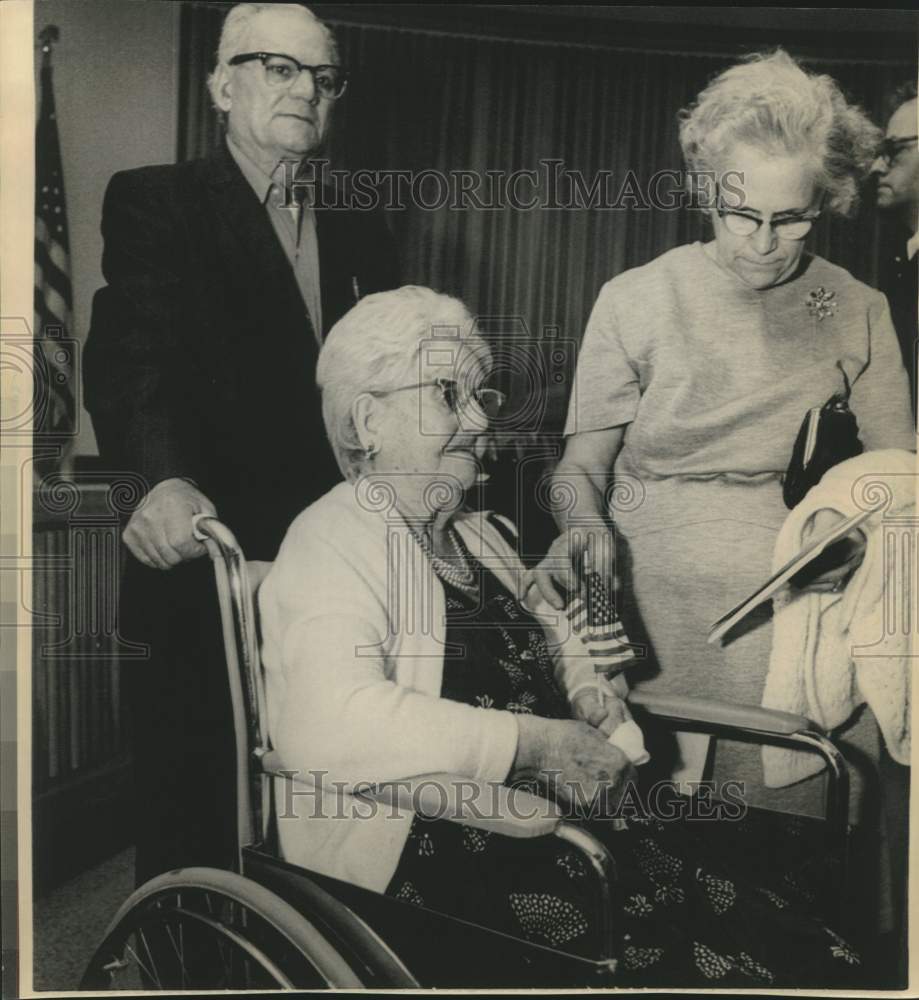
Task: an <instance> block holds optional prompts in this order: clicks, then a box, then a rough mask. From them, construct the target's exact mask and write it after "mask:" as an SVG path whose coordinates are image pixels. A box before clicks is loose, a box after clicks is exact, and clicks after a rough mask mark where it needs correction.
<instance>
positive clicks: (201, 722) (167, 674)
mask: <svg viewBox="0 0 919 1000" xmlns="http://www.w3.org/2000/svg"><path fill="white" fill-rule="evenodd" d="M102 231H103V236H104V239H105V250H104V255H103V261H102V270H103V274H104V277H105V280H106V282H107V284H106V286H105V287H104V288H102V289H101V290H100V291H99V292H97V294H96V297H95V299H94V302H93V315H92V325H91V329H90V333H89V338H88V342H87V346H86V350H85V353H84V366H83V367H84V384H85V400H86V405H87V408H88V410H89V412H90V414H91V415H92V419H93V426H94V428H95V432H96V437H97V440H98V442H99V450H100V455H101V457H102V459H103V460H104V461H105V462H106V463H107V464H108V465H109V467H110V468H111V470H112V471H113V472H115V473H117V472H122V471H130V472H134V473H139V474H140V475H141V476H143V477H144V478H145V480H146V481H147V484H148V486H150V487H152V486H153V485H155V484H156V483H157V482H159V481H161V480H163V479H167V478H171V477H176V476H180V477H187V478H189V479H191V480H193V481H194V482H195V483H196V484H197V485H198V486H199V488H200V489H201V491H202V492H203V493H204V494H205V495H206V496H207V497H208V498H209V499H210V500H212V501H213V503H214V504H215V506H216V507H217V512H218V515H219V517H220V518H221V519H222V520H223V521H224V522H225V523H226V524H228V525H229V526H230V528H231V529H232V530H233V531H234V533H235V534H236V536H237V538H238V539H239V541H240V543H241V544H242V546H243V550H244V551H245V553H246V554H247V556H248V557H249V558H251V559H273V558H274V556H275V554H276V552H277V549H278V546H279V545H280V542H281V540H282V538H283V536H284V533H285V531H286V529H287V527H288V525H289V524H290V522H291V521H292V520H293V518H294V517H295V516H296V515H297V514H298V513H299V512H300V511H301V510H302V509H303V508H304V507H306V506H307V505H308V504H309V503H310V502H312V501H313V500H315V499H316V498H318V497H319V496H321V495H322V494H323V493H325V492H326V491H327V490H328V489H329V488H330V487H331V486H332V485H334V484H335V483H336V482H338V481H339V479H340V478H341V477H340V473H339V470H338V467H337V465H336V463H335V460H334V457H333V455H332V452H331V449H330V447H329V445H328V443H327V441H326V436H325V431H324V428H323V423H322V416H321V409H320V400H319V394H318V391H317V389H316V387H315V368H316V359H317V354H318V346H317V342H316V337H315V335H314V332H313V329H312V326H311V324H310V321H309V318H308V314H307V311H306V308H305V306H304V304H303V300H302V298H301V296H300V293H299V290H298V287H297V283H296V279H295V277H294V274H293V271H292V268H291V266H290V263H289V262H288V260H287V258H286V256H285V255H284V251H283V250H282V248H281V246H280V244H279V242H278V240H277V237H276V235H275V232H274V230H273V228H272V226H271V222H270V220H269V219H268V217H267V213H266V210H265V208H264V206H263V205H262V204H260V203H259V201H258V199H257V197H256V195H255V194H254V192H253V191H252V188H251V187H250V185H249V184H248V182H247V181H246V179H245V178H244V177H243V175H242V173H241V172H240V170H239V168H238V167H237V166H236V164H235V162H234V161H233V159H232V157H231V156H230V155H229V152H228V151H227V150H226V149H224V150H223V151H222V152H221V153H219V154H217V155H215V156H213V157H210V158H207V159H203V160H197V161H193V162H189V163H182V164H177V165H172V166H158V167H145V168H142V169H139V170H131V171H126V172H124V173H119V174H116V175H115V176H114V177H113V178H112V181H111V183H110V184H109V187H108V191H107V193H106V197H105V203H104V207H103V218H102ZM317 234H318V244H319V256H320V282H321V294H322V310H323V319H324V323H325V327H326V330H325V331H323V332H327V330H328V329H329V328H331V326H332V325H333V324H334V323H335V322H336V320H338V319H339V318H340V317H341V316H342V315H343V314H344V313H345V312H346V311H347V310H348V309H349V308H350V307H351V306H352V305H354V303H355V300H356V299H355V293H356V292H357V293H358V294H359V295H360V296H364V295H367V294H369V293H371V292H374V291H379V290H383V289H387V288H392V287H395V285H396V284H397V279H396V258H395V253H394V248H393V245H392V241H391V239H390V237H389V234H388V231H387V229H386V227H385V224H384V223H383V221H382V219H381V218H380V217H379V216H376V215H372V214H370V213H366V212H351V211H339V210H331V209H323V210H319V211H317ZM213 592H214V583H213V575H212V572H211V568H210V561H209V560H208V559H206V558H203V559H198V560H195V561H193V562H191V563H187V564H184V565H182V566H180V567H177V568H176V569H173V570H170V571H168V572H159V571H154V570H149V569H147V568H146V567H144V566H142V565H141V564H140V563H139V562H137V561H136V560H135V559H134V558H133V557H130V556H129V558H128V566H127V570H126V578H125V582H124V587H123V590H122V594H123V597H122V605H121V619H120V628H121V633H122V635H123V636H124V637H125V638H126V639H129V640H134V641H140V642H144V643H147V644H149V646H150V650H151V655H150V658H149V660H148V661H147V662H146V663H143V664H141V665H131V664H128V665H126V666H125V673H126V682H127V684H126V686H127V689H128V690H129V691H130V692H131V695H132V697H131V704H132V716H133V729H134V735H135V741H134V742H135V763H136V784H137V792H138V813H137V822H136V827H137V838H138V846H137V877H138V881H139V882H141V881H144V880H145V879H146V878H148V877H150V876H152V875H154V874H157V873H158V872H160V871H165V870H167V869H169V868H174V867H179V866H184V865H192V864H211V865H217V866H225V865H228V864H231V863H232V849H233V832H232V831H233V827H234V824H233V819H232V816H233V802H232V771H231V765H232V735H231V728H230V724H229V719H230V714H229V713H230V709H229V695H228V689H227V684H226V676H225V672H224V670H225V668H224V666H223V659H222V651H221V649H220V631H219V623H218V618H217V611H216V604H215V602H214V600H213Z"/></svg>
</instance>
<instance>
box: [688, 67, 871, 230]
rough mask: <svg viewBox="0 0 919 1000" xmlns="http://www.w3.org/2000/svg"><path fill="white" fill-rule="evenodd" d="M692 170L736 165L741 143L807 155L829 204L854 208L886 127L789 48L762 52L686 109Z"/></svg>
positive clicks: (842, 212)
mask: <svg viewBox="0 0 919 1000" xmlns="http://www.w3.org/2000/svg"><path fill="white" fill-rule="evenodd" d="M678 117H679V122H680V144H681V146H682V147H683V155H684V156H685V157H686V162H687V165H688V166H689V169H690V170H694V171H695V170H700V171H715V172H716V174H717V172H719V171H723V170H726V169H730V163H729V162H728V160H729V157H730V152H731V149H732V148H733V147H734V146H735V145H736V144H737V143H746V144H747V145H750V146H753V147H755V148H758V149H761V150H762V151H763V152H765V153H767V154H769V155H779V156H783V155H797V154H801V153H804V154H806V155H808V156H809V157H810V158H811V160H812V162H813V169H814V179H815V181H816V183H817V185H818V186H819V187H820V188H821V189H822V190H823V191H824V192H825V193H826V200H825V203H824V204H825V208H826V209H828V210H829V211H832V212H836V213H837V214H839V215H848V214H850V213H851V212H852V211H853V210H854V208H855V206H856V205H857V203H858V187H859V183H860V181H862V180H863V179H864V178H865V177H866V176H867V175H868V170H869V168H870V166H871V163H872V161H873V159H874V157H875V155H876V151H877V146H878V143H879V142H880V139H881V132H880V130H879V129H878V128H877V126H876V125H874V124H873V123H872V122H871V120H870V119H869V118H868V116H867V115H866V114H865V112H864V111H862V109H861V108H859V107H857V106H856V105H854V104H850V103H849V102H848V101H847V100H846V98H845V96H844V94H843V92H842V90H841V89H840V88H839V85H838V84H837V83H836V81H835V80H833V79H832V78H831V77H829V76H826V75H823V74H817V73H808V72H806V71H805V70H804V69H802V68H801V66H799V65H798V63H797V62H795V60H794V59H792V57H791V56H790V55H788V53H787V52H785V51H784V50H783V49H776V50H775V51H774V52H766V53H756V54H754V55H751V56H748V57H747V58H745V59H744V60H743V61H742V62H740V63H737V64H736V65H734V66H731V67H730V69H726V70H725V71H724V72H723V73H720V74H719V75H718V76H716V77H715V79H714V80H712V82H711V83H709V85H708V86H707V87H706V88H705V89H704V90H703V91H702V92H701V93H700V94H699V96H698V97H697V98H696V100H695V102H694V103H693V104H692V105H690V106H689V107H688V108H684V109H683V110H682V111H681V112H680V113H679V116H678Z"/></svg>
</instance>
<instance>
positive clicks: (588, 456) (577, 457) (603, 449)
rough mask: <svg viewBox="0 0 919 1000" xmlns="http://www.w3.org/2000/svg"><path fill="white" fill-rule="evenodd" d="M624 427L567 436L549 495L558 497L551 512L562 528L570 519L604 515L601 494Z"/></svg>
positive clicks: (587, 519) (588, 520)
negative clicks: (563, 452)
mask: <svg viewBox="0 0 919 1000" xmlns="http://www.w3.org/2000/svg"><path fill="white" fill-rule="evenodd" d="M624 433H625V427H624V426H623V427H608V428H605V429H603V430H600V431H587V432H584V433H581V434H575V435H573V436H572V437H570V438H569V439H568V443H567V445H566V447H565V454H564V455H563V456H562V458H561V460H560V461H559V463H558V465H557V466H556V469H555V472H554V473H553V476H552V495H553V496H554V497H558V498H559V500H560V501H562V502H559V503H557V504H556V505H555V509H554V510H553V516H554V517H555V521H556V524H558V527H559V530H560V531H562V532H565V531H567V529H568V525H569V523H570V522H572V521H574V522H575V523H578V522H580V523H588V524H589V523H591V522H594V523H597V522H603V521H605V519H606V517H607V511H606V503H605V500H604V496H605V493H606V488H607V485H608V483H609V480H610V477H611V475H612V469H613V463H614V462H615V460H616V456H617V455H618V454H619V449H620V448H621V447H622V438H623V435H624Z"/></svg>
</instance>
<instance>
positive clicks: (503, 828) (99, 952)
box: [80, 515, 848, 992]
mask: <svg viewBox="0 0 919 1000" xmlns="http://www.w3.org/2000/svg"><path fill="white" fill-rule="evenodd" d="M195 522H196V523H195V532H196V535H197V537H199V538H201V539H202V540H203V541H204V543H205V545H206V547H207V550H208V554H209V555H210V557H211V559H212V561H213V565H214V571H215V577H216V585H217V593H218V598H219V602H220V613H221V622H222V628H223V639H224V646H225V653H226V660H227V670H228V678H229V684H230V692H231V700H232V706H233V717H234V728H235V737H236V772H237V787H236V800H237V801H236V815H237V826H238V841H237V858H236V861H237V864H236V870H235V871H221V870H217V869H210V868H187V869H182V870H178V871H172V872H167V873H165V874H163V875H159V876H157V877H156V878H154V879H151V880H150V881H149V882H147V883H146V884H145V885H143V886H141V887H140V888H139V889H138V890H137V891H136V892H134V893H133V894H132V895H131V896H130V897H129V898H128V899H127V900H126V901H125V903H124V904H123V905H122V906H121V907H120V909H119V910H118V912H117V913H116V915H115V917H114V918H113V919H112V921H111V923H110V924H109V926H108V928H107V930H106V932H105V934H104V937H103V940H102V942H101V944H100V945H99V946H98V948H97V949H96V951H95V953H94V954H93V956H92V959H91V960H90V962H89V964H88V966H87V968H86V971H85V974H84V976H83V979H82V981H81V983H80V989H81V990H84V991H91V992H97V991H101V990H109V989H113V990H117V991H119V992H122V991H126V990H133V989H148V990H149V989H153V990H177V989H183V990H187V989H196V988H198V989H234V990H244V989H245V990H251V989H290V988H298V989H354V988H365V989H380V988H418V987H441V988H486V987H487V988H491V989H496V988H505V989H511V988H522V987H542V988H552V987H558V988H565V987H568V988H574V987H609V986H615V985H616V984H617V970H618V969H619V967H620V962H621V950H622V942H621V940H620V939H619V938H620V937H621V934H620V935H618V936H617V933H616V928H615V926H614V920H613V906H612V900H613V893H614V890H615V884H616V864H615V860H614V858H613V857H611V855H610V853H609V851H608V850H607V848H606V847H605V846H604V844H603V843H601V842H600V841H599V840H598V839H597V838H595V837H594V836H593V835H592V834H590V833H589V832H588V831H587V830H585V829H583V828H581V827H580V826H577V825H573V824H571V823H568V822H565V820H564V819H563V818H562V816H561V813H560V812H559V811H558V810H557V809H556V808H555V807H554V806H553V805H552V804H551V803H549V802H548V801H547V800H545V799H537V798H536V797H535V796H533V795H531V794H530V793H528V792H526V791H524V790H522V789H512V788H506V787H502V788H501V789H500V802H499V805H500V809H499V810H489V812H488V813H487V814H486V815H484V816H483V814H482V812H481V810H479V809H477V808H475V806H474V801H472V802H470V801H469V797H468V796H466V797H464V799H463V801H457V802H455V803H454V802H451V803H450V808H449V809H448V810H446V814H447V818H449V819H451V820H454V821H456V822H461V823H463V824H465V825H467V826H470V827H473V828H479V829H484V830H488V831H490V832H492V833H499V834H501V835H504V836H508V837H517V838H530V837H555V838H558V839H560V840H562V841H564V842H565V843H566V845H567V846H568V847H569V848H573V849H575V850H576V851H578V852H580V855H581V857H582V859H583V861H584V862H585V863H586V866H587V871H588V872H589V873H591V875H592V879H593V886H592V894H593V899H594V906H595V920H596V923H595V926H596V928H597V940H598V941H599V945H598V953H597V954H595V955H592V956H591V957H589V958H587V957H583V956H581V955H576V954H572V953H569V952H566V951H562V950H558V949H553V948H549V947H546V946H543V945H539V944H535V943H531V942H528V941H525V940H522V939H518V938H515V937H511V936H509V935H507V934H505V933H501V932H498V931H495V930H492V929H489V928H487V927H483V926H479V925H477V924H473V923H470V922H468V921H466V920H461V919H457V918H454V917H451V916H449V915H445V914H443V913H439V912H435V911H433V910H430V909H425V908H422V907H419V906H416V905H414V904H412V903H410V902H406V901H403V900H399V899H395V898H392V897H389V896H386V895H383V894H380V893H376V892H372V891H370V890H367V889H364V888H361V887H358V886H355V885H351V884H349V883H345V882H342V881H339V880H337V879H334V878H330V877H328V876H326V875H323V874H320V873H317V872H312V871H308V870H305V869H302V868H298V867H295V866H293V865H291V864H289V863H287V862H285V861H284V860H283V859H281V858H280V857H279V852H278V850H277V847H276V839H277V833H276V829H275V826H274V820H273V814H274V809H273V794H274V785H275V781H276V779H277V778H278V777H282V778H287V779H288V780H289V778H290V772H287V773H285V771H284V767H283V762H282V761H281V760H279V759H278V755H277V754H276V752H275V751H274V750H272V748H271V745H270V741H269V736H268V732H267V722H266V719H267V712H266V708H265V689H264V680H263V677H262V672H261V666H260V660H259V647H258V637H257V622H256V615H255V600H254V598H255V592H256V589H257V587H258V584H259V583H260V582H261V579H262V578H263V577H264V575H265V572H266V571H267V569H268V567H269V565H270V564H268V563H252V564H251V565H249V564H247V562H246V560H245V558H244V556H243V553H242V551H241V549H240V547H239V545H238V544H237V542H236V540H235V538H234V536H233V534H232V532H231V531H230V530H229V529H228V528H227V527H226V526H225V525H223V524H222V523H220V522H219V521H218V520H217V519H216V518H213V517H209V516H207V517H206V516H200V515H199V516H198V517H197V518H196V519H195ZM630 704H631V706H632V707H633V709H634V710H635V715H636V717H637V718H640V719H642V721H643V724H644V721H645V720H649V721H654V722H655V723H656V722H658V721H660V722H661V723H664V724H666V725H667V726H668V727H675V728H676V729H679V730H685V731H695V732H703V733H708V734H712V735H715V736H718V735H727V736H730V737H731V738H732V739H738V738H739V739H744V740H747V741H753V742H760V743H762V742H765V743H770V744H775V745H783V746H792V747H795V748H798V749H803V750H807V751H810V752H814V753H818V754H820V755H821V756H822V758H823V760H824V762H825V763H826V766H827V767H826V773H827V784H826V797H825V813H824V835H825V837H826V849H827V851H828V852H830V853H832V854H833V855H834V856H835V857H837V858H839V859H841V860H840V863H841V864H842V865H844V864H845V851H846V841H847V836H848V776H847V770H846V765H845V761H844V760H843V758H842V756H841V754H840V753H839V751H838V750H837V749H836V748H835V747H834V745H833V744H832V742H831V741H830V740H829V739H828V738H827V737H826V736H825V735H824V734H823V733H822V732H820V731H819V730H818V728H817V727H815V726H814V725H813V724H812V723H810V722H808V720H806V719H804V718H801V717H798V716H794V715H790V714H787V713H782V712H776V711H771V710H765V709H762V708H758V707H752V706H745V705H735V704H728V703H721V702H713V701H709V700H704V699H698V698H691V697H683V696H674V695H664V694H656V693H643V692H633V694H632V696H631V698H630ZM460 784H462V786H463V787H464V788H466V789H468V786H469V785H470V784H471V783H470V782H469V781H467V780H465V779H463V780H462V782H460V779H455V778H453V777H451V776H450V775H425V776H421V777H419V778H417V779H415V780H414V782H413V786H411V787H410V786H407V785H406V784H404V783H399V784H398V786H397V787H396V788H390V787H386V786H383V787H381V788H379V789H375V790H369V791H367V792H362V793H361V794H362V795H364V796H366V797H367V798H372V799H376V801H377V802H378V803H383V804H389V805H395V806H398V807H400V808H405V809H412V808H413V809H414V810H415V811H416V813H420V814H422V815H428V816H434V815H435V814H436V815H438V816H443V815H445V812H444V809H443V807H444V802H443V798H442V793H443V790H444V789H446V790H448V792H449V790H451V789H454V790H455V789H456V788H457V787H458V786H459V785H460ZM435 789H436V790H437V791H436V793H435ZM492 792H493V790H492V789H489V790H488V794H489V795H491V794H492ZM483 794H484V786H483ZM491 801H493V799H491ZM496 813H500V816H498V818H495V816H496ZM304 821H305V822H309V820H308V819H305V820H304ZM837 874H838V875H841V873H840V872H839V871H838V870H837ZM843 881H844V879H843V878H842V877H839V878H838V883H839V884H840V885H841V884H842V882H843ZM472 955H474V956H475V960H474V961H470V960H469V956H472ZM464 956H465V958H464Z"/></svg>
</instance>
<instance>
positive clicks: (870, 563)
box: [762, 449, 919, 787]
mask: <svg viewBox="0 0 919 1000" xmlns="http://www.w3.org/2000/svg"><path fill="white" fill-rule="evenodd" d="M917 483H919V478H917V466H916V455H915V454H914V453H913V452H908V451H901V450H894V449H888V450H882V451H870V452H866V453H865V454H863V455H859V456H858V457H856V458H852V459H849V460H848V461H846V462H842V463H840V464H839V465H837V466H835V467H834V468H833V469H831V470H830V471H829V472H827V473H826V475H824V477H823V479H822V480H821V482H820V483H819V484H818V485H817V486H815V487H814V488H813V489H811V490H810V492H809V493H808V494H807V496H806V497H805V498H804V499H803V500H802V501H801V503H800V504H799V505H798V506H797V507H796V508H795V509H794V510H793V511H791V513H790V514H789V515H788V518H787V519H786V521H785V524H784V525H783V526H782V530H781V531H780V532H779V536H778V539H777V541H776V546H775V553H774V557H773V570H777V569H779V567H781V566H782V565H784V564H785V563H786V562H788V561H789V559H791V558H792V557H793V556H794V555H795V553H796V552H798V551H799V550H800V549H801V548H802V547H803V546H804V545H805V544H806V542H807V541H808V537H809V524H808V522H809V521H810V518H811V517H812V515H814V514H816V512H817V511H820V510H823V509H830V510H834V511H838V512H839V513H840V514H842V515H844V516H845V517H849V516H851V515H853V514H856V513H858V512H859V511H860V510H865V509H867V508H868V507H870V506H874V505H878V511H877V513H876V514H872V515H871V516H870V517H869V518H868V520H867V521H865V522H864V523H863V524H862V525H861V530H862V531H863V532H864V533H865V535H866V536H867V547H866V551H865V558H864V561H863V562H862V564H861V566H860V567H859V568H858V569H857V570H856V572H855V573H854V574H853V576H852V578H851V579H850V580H849V582H848V584H847V586H846V587H845V589H844V590H843V591H841V592H840V593H838V594H836V593H831V594H823V593H808V592H803V593H798V594H793V593H792V592H790V591H789V590H787V589H786V590H784V591H781V592H779V594H777V595H776V597H775V598H774V600H773V605H774V609H775V615H774V623H773V624H774V634H773V643H772V655H771V657H770V661H769V672H768V674H767V676H766V683H765V688H764V691H763V701H762V704H763V707H764V708H775V709H780V710H782V711H786V712H794V713H797V714H800V715H804V716H806V717H807V718H809V719H811V720H813V721H814V722H816V723H818V724H819V725H820V726H822V727H823V728H824V729H826V730H832V729H835V728H837V727H838V726H841V725H842V724H843V723H845V722H846V721H847V720H848V719H849V718H850V717H851V715H852V713H853V712H854V711H855V710H856V709H857V708H858V707H859V706H860V705H862V704H864V703H867V704H868V706H869V708H870V709H871V711H872V712H873V713H874V716H875V718H876V719H877V722H878V725H879V726H880V729H881V733H882V735H883V737H884V741H885V743H886V745H887V750H888V752H889V753H890V755H891V757H893V759H894V760H896V761H897V762H899V763H901V764H909V763H910V694H911V683H910V682H911V675H910V671H911V663H913V662H915V661H914V660H911V659H910V657H911V656H914V655H915V654H916V652H917V650H916V648H915V639H914V636H915V633H916V625H917V623H916V621H915V619H914V618H913V619H911V618H910V617H909V616H910V614H912V615H913V616H914V615H915V614H916V594H915V585H916V560H917V550H916V536H917V530H916V529H917V524H916V522H915V506H916V487H917ZM904 545H905V546H906V549H904V548H903V546H904ZM904 560H906V561H905V562H904ZM904 566H907V567H911V571H910V570H909V569H907V571H906V573H904ZM910 577H911V578H912V579H910ZM822 766H823V765H822V763H821V759H820V758H819V757H817V756H816V755H815V754H808V753H803V752H800V751H796V750H788V749H784V748H781V747H765V748H764V749H763V768H764V772H765V775H764V780H765V783H766V784H767V785H769V786H771V787H781V786H783V785H789V784H791V783H792V782H795V781H800V780H801V779H803V778H806V777H810V776H811V775H813V774H815V773H817V772H818V771H819V770H821V768H822Z"/></svg>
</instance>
